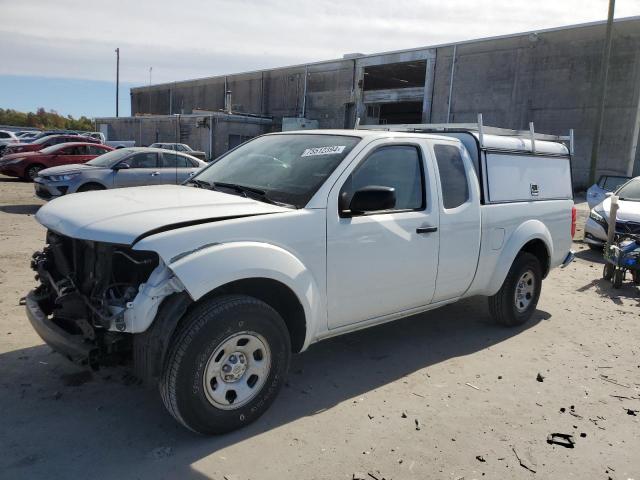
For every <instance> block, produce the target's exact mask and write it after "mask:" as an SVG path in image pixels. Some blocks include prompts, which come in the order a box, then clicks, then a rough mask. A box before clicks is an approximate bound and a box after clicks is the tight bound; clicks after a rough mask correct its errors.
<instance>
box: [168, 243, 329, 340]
mask: <svg viewBox="0 0 640 480" xmlns="http://www.w3.org/2000/svg"><path fill="white" fill-rule="evenodd" d="M165 261H168V262H169V264H168V267H169V268H170V269H171V270H172V271H173V272H174V274H175V275H176V277H177V278H178V279H179V280H180V282H181V284H182V285H184V287H185V289H186V290H187V292H188V293H189V295H190V296H191V298H193V300H195V301H197V300H199V299H200V298H202V297H203V296H204V295H206V294H207V293H209V292H211V291H212V290H215V289H216V288H218V287H221V286H223V285H226V284H228V283H231V282H234V281H237V280H245V279H250V278H267V279H271V280H276V281H278V282H280V283H282V284H284V285H286V286H287V287H289V288H290V289H291V290H292V291H293V292H294V293H295V295H296V296H297V298H298V300H299V301H300V304H301V305H302V307H303V309H304V313H305V319H306V322H307V328H306V338H305V343H304V347H303V348H306V347H307V346H308V344H309V341H310V338H311V336H312V334H313V332H314V331H315V329H316V327H317V326H318V325H320V323H318V322H321V321H322V320H323V319H324V321H325V323H326V311H325V309H323V308H322V305H323V301H322V294H321V290H320V289H319V288H318V285H317V282H316V280H315V279H314V277H313V275H312V274H311V271H310V270H309V269H308V268H307V267H306V266H305V265H304V264H303V263H302V262H301V261H300V259H299V258H297V257H296V256H295V255H294V254H292V253H291V252H289V251H287V250H285V249H283V248H281V247H278V246H276V245H272V244H267V243H262V242H250V241H238V242H230V243H221V244H211V245H208V246H204V247H203V248H198V249H195V250H192V251H187V252H185V254H184V255H178V256H176V257H173V259H166V260H165Z"/></svg>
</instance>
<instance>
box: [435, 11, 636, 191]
mask: <svg viewBox="0 0 640 480" xmlns="http://www.w3.org/2000/svg"><path fill="white" fill-rule="evenodd" d="M604 35H605V26H604V25H597V26H590V27H583V28H575V29H565V30H556V31H552V32H546V33H545V32H542V33H539V34H536V35H526V36H521V37H515V38H507V39H500V40H493V41H484V42H474V43H467V44H462V45H457V46H456V61H455V68H454V73H453V88H452V96H451V97H452V98H451V114H450V119H449V121H451V122H470V121H475V119H476V116H477V113H478V112H482V114H483V117H484V121H485V123H486V124H488V125H496V126H501V127H508V128H515V129H527V128H528V124H529V122H530V121H533V122H534V123H535V127H536V130H538V131H540V132H547V133H563V132H567V131H568V130H569V129H570V128H573V129H574V130H575V138H576V151H575V161H574V164H573V175H574V183H575V184H576V186H586V183H587V179H588V175H589V162H590V158H591V147H592V138H593V128H594V123H595V117H596V109H597V100H598V96H599V88H598V84H599V78H600V61H601V55H602V49H603V47H604ZM452 54H453V47H451V46H447V47H442V48H439V49H438V52H437V63H436V76H435V84H434V90H433V100H434V106H433V114H432V118H431V120H432V121H433V122H434V123H439V122H446V121H447V109H448V107H449V86H450V83H451V61H452ZM639 93H640V21H634V22H617V23H616V24H615V25H614V43H613V49H612V57H611V63H610V69H609V80H608V88H607V100H606V108H605V119H604V130H603V135H602V144H601V151H600V160H599V163H598V169H599V171H600V172H601V173H614V172H617V173H624V172H625V171H626V168H627V164H628V161H629V156H630V151H631V145H632V133H633V125H634V122H635V117H636V113H637V110H638V95H639Z"/></svg>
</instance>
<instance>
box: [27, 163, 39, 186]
mask: <svg viewBox="0 0 640 480" xmlns="http://www.w3.org/2000/svg"><path fill="white" fill-rule="evenodd" d="M40 170H42V165H31V166H29V167H28V168H27V170H26V171H25V172H24V178H25V180H28V181H30V182H33V181H34V180H35V179H36V177H37V176H38V173H40Z"/></svg>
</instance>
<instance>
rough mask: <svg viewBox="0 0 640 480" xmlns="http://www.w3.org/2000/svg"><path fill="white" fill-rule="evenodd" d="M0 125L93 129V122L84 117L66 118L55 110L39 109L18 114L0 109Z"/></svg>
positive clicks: (14, 111) (15, 111)
mask: <svg viewBox="0 0 640 480" xmlns="http://www.w3.org/2000/svg"><path fill="white" fill-rule="evenodd" d="M0 125H11V126H14V127H36V128H41V129H65V130H84V131H92V130H93V129H94V125H93V121H92V120H91V119H90V118H87V117H85V116H84V115H83V116H82V117H80V118H73V117H72V116H71V115H67V116H66V117H64V116H62V115H60V114H58V112H56V111H55V110H49V111H46V110H45V109H44V108H42V107H40V108H38V110H36V111H35V112H27V113H25V112H18V111H17V110H13V109H10V108H9V109H2V108H0Z"/></svg>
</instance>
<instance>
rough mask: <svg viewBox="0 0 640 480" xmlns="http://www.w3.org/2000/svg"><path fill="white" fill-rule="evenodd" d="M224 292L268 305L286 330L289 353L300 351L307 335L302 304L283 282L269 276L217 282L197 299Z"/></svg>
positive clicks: (223, 293)
mask: <svg viewBox="0 0 640 480" xmlns="http://www.w3.org/2000/svg"><path fill="white" fill-rule="evenodd" d="M227 294H236V295H248V296H250V297H254V298H257V299H258V300H260V301H263V302H264V303H266V304H267V305H269V306H270V307H271V308H273V309H274V310H275V311H276V312H278V313H279V314H280V316H281V317H282V319H283V320H284V323H285V324H286V326H287V330H289V337H290V338H291V350H292V352H294V353H297V352H300V351H301V350H302V347H303V345H304V342H305V338H306V334H307V322H306V316H305V313H304V307H303V306H302V303H300V300H299V299H298V296H297V295H296V294H295V292H294V291H293V290H291V288H289V287H288V286H287V285H285V284H284V283H282V282H280V281H278V280H274V279H272V278H260V277H254V278H245V279H242V280H236V281H233V282H229V283H226V284H224V285H221V286H219V287H217V288H215V289H214V290H212V291H210V292H209V293H208V294H206V295H205V296H204V297H203V298H202V299H200V300H199V301H203V300H205V299H209V298H212V297H216V296H219V295H227Z"/></svg>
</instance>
